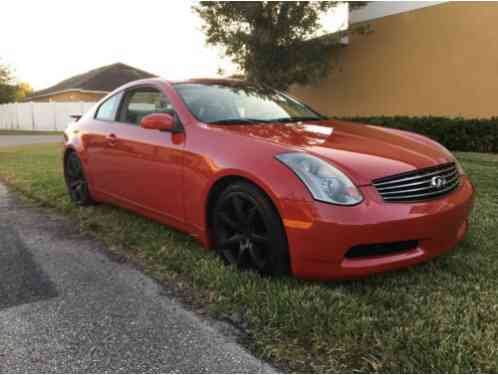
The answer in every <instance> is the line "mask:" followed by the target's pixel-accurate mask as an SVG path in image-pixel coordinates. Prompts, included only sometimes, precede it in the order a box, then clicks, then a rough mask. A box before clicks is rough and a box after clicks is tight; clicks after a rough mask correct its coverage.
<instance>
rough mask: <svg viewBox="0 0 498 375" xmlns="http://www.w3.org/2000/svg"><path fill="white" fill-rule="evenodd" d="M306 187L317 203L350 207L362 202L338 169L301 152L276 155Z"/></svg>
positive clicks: (357, 191)
mask: <svg viewBox="0 0 498 375" xmlns="http://www.w3.org/2000/svg"><path fill="white" fill-rule="evenodd" d="M276 158H277V159H278V160H280V161H281V162H282V163H284V164H285V165H286V166H288V167H289V168H290V169H291V170H292V171H293V172H294V173H295V174H296V175H297V176H298V177H299V178H300V179H301V181H303V183H304V184H305V185H306V187H307V188H308V190H309V191H310V193H311V195H312V196H313V198H315V199H316V200H317V201H322V202H327V203H333V204H340V205H343V206H352V205H355V204H358V203H360V202H361V201H362V200H363V196H362V195H361V193H360V191H359V190H358V188H357V187H356V186H355V185H354V184H353V183H352V182H351V180H350V179H349V178H348V177H347V176H346V175H345V174H344V173H342V172H341V171H340V170H339V169H337V168H335V167H333V166H332V165H330V164H329V163H327V162H325V161H323V160H322V159H319V158H317V157H315V156H312V155H308V154H305V153H301V152H291V153H286V154H280V155H277V156H276Z"/></svg>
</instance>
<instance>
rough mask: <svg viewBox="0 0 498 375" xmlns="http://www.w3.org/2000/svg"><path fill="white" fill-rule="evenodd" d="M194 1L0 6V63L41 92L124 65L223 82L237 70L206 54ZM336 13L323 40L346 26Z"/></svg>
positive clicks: (7, 2) (31, 0)
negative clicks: (223, 77) (222, 75)
mask: <svg viewBox="0 0 498 375" xmlns="http://www.w3.org/2000/svg"><path fill="white" fill-rule="evenodd" d="M192 4H194V2H192V1H188V0H187V1H184V0H133V1H132V0H130V1H128V0H100V1H99V0H70V1H68V0H44V1H40V0H2V4H1V12H2V17H1V18H2V20H1V22H0V35H1V37H0V63H6V64H8V65H9V66H10V67H11V68H12V69H13V71H14V75H15V77H16V79H17V80H18V81H23V82H28V83H29V84H31V86H32V87H33V88H34V89H35V90H40V89H43V88H46V87H49V86H51V85H54V84H56V83H58V82H59V81H62V80H63V79H66V78H69V77H71V76H73V75H76V74H81V73H84V72H87V71H89V70H91V69H95V68H98V67H101V66H104V65H109V64H113V63H116V62H122V63H125V64H128V65H131V66H134V67H136V68H139V69H142V70H145V71H148V72H150V73H153V74H157V75H159V76H161V77H164V78H166V79H172V80H177V79H186V78H195V77H212V76H216V75H217V72H218V69H219V68H221V69H223V70H224V72H225V74H226V75H230V74H233V73H236V67H235V66H234V65H233V64H232V63H231V61H230V59H229V58H226V57H223V53H222V50H220V49H217V48H214V47H212V46H207V45H206V43H205V36H204V34H203V32H202V30H201V26H202V21H201V20H200V19H199V17H198V16H197V15H195V14H194V13H193V12H192V10H191V6H192ZM345 17H347V10H346V8H345V7H342V8H341V9H339V10H336V11H335V12H332V13H330V14H327V15H325V16H324V17H323V25H324V32H325V31H335V30H337V29H338V28H340V27H342V26H344V25H345Z"/></svg>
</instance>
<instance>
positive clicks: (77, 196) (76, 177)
mask: <svg viewBox="0 0 498 375" xmlns="http://www.w3.org/2000/svg"><path fill="white" fill-rule="evenodd" d="M64 176H65V178H66V185H67V188H68V191H69V196H70V197H71V201H72V202H73V203H75V204H76V205H78V206H88V205H91V204H93V203H95V202H94V200H93V198H92V197H91V195H90V191H89V190H88V182H87V180H86V177H85V173H84V172H83V167H82V165H81V161H80V159H79V157H78V155H77V154H76V153H75V152H71V153H70V154H69V155H68V156H67V157H66V163H65V166H64Z"/></svg>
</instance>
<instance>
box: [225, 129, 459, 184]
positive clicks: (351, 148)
mask: <svg viewBox="0 0 498 375" xmlns="http://www.w3.org/2000/svg"><path fill="white" fill-rule="evenodd" d="M216 128H219V129H220V130H221V129H222V131H226V132H229V133H237V134H239V135H243V136H247V137H250V138H255V139H258V140H261V141H264V142H272V143H276V144H278V145H280V146H284V147H285V148H286V149H288V150H289V151H306V152H308V153H311V154H314V155H316V156H318V157H321V158H322V159H325V160H327V161H329V162H330V163H332V164H334V165H335V166H337V167H339V168H340V169H341V170H343V171H344V172H346V173H347V174H348V175H349V176H350V177H351V178H352V179H353V181H354V182H355V183H356V184H357V185H360V186H361V185H368V184H370V183H371V181H372V180H374V179H377V178H381V177H386V176H391V175H395V174H398V173H404V172H408V171H413V170H416V169H421V168H426V167H431V166H434V165H438V164H443V163H447V162H450V161H453V160H454V158H453V156H452V155H451V154H450V153H449V152H448V151H447V150H446V149H445V148H444V147H442V146H441V145H439V144H438V143H436V142H434V141H432V140H430V139H428V138H426V137H423V136H420V135H418V134H415V133H410V132H405V131H400V130H394V129H388V128H382V127H377V126H372V125H365V124H358V123H350V122H344V121H335V120H324V121H315V122H305V123H302V122H300V123H287V124H286V123H272V124H266V123H265V124H254V125H224V126H216Z"/></svg>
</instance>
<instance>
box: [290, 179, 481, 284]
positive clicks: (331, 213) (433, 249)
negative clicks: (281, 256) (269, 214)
mask: <svg viewBox="0 0 498 375" xmlns="http://www.w3.org/2000/svg"><path fill="white" fill-rule="evenodd" d="M361 190H362V193H363V195H364V197H365V200H364V201H363V202H362V203H361V204H359V205H357V206H353V207H344V206H335V205H330V204H325V203H320V202H314V201H313V202H304V201H303V202H301V201H299V202H297V201H291V200H286V201H284V203H283V215H282V216H283V218H284V219H283V221H284V226H285V230H286V233H287V238H288V241H289V250H290V256H291V266H292V272H293V274H294V275H295V276H297V277H300V278H310V279H340V278H356V277H362V276H367V275H370V274H373V273H378V272H384V271H388V270H394V269H398V268H402V267H407V266H411V265H414V264H417V263H420V262H423V261H426V260H428V259H431V258H433V257H435V256H438V255H440V254H442V253H444V252H446V251H448V250H450V249H452V248H453V247H455V245H456V244H457V243H458V242H459V241H460V240H461V239H462V238H463V237H464V235H465V233H466V232H467V229H468V217H469V214H470V212H471V210H472V206H473V203H474V187H473V185H472V183H471V182H470V180H469V179H468V178H467V177H466V176H463V177H462V180H461V183H460V186H459V187H458V188H457V189H456V190H455V191H453V192H451V193H450V194H448V195H446V196H444V197H441V198H438V199H434V200H431V201H426V202H417V203H385V202H384V201H382V198H381V197H380V196H379V195H378V193H377V191H376V190H375V188H374V187H372V186H366V187H363V188H361ZM407 240H416V241H418V245H417V246H416V247H414V248H411V249H409V250H406V251H401V252H396V253H392V254H386V255H372V256H365V257H359V258H348V257H346V256H345V254H346V253H347V252H348V251H349V250H350V249H351V248H352V247H354V246H358V245H369V244H383V243H393V242H399V241H407Z"/></svg>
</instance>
